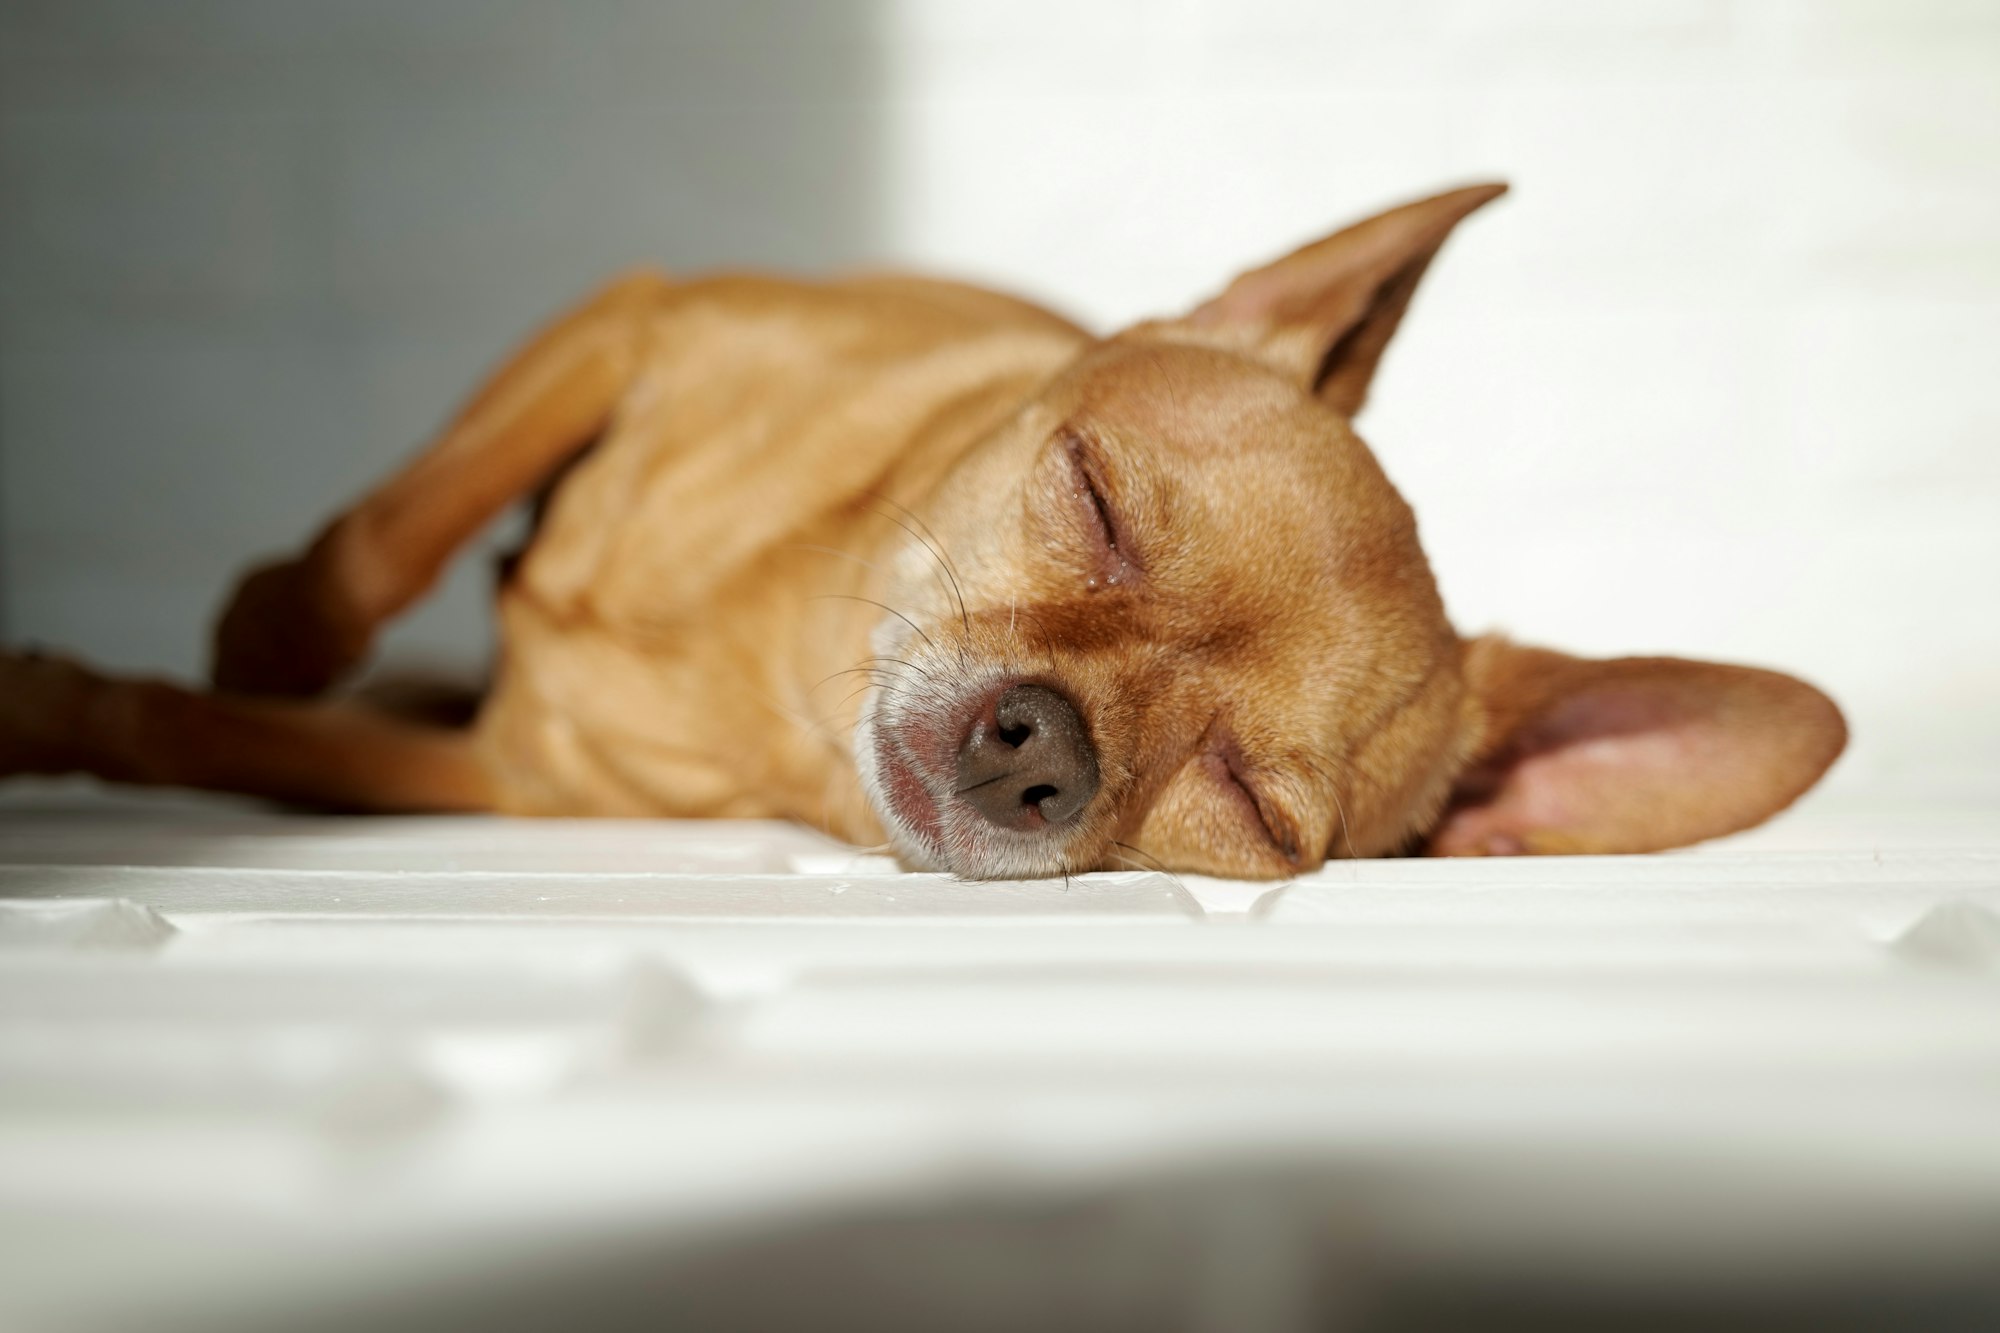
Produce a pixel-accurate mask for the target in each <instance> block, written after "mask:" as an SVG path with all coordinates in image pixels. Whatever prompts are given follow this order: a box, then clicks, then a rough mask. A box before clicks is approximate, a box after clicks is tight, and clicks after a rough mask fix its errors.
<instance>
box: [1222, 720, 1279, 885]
mask: <svg viewBox="0 0 2000 1333" xmlns="http://www.w3.org/2000/svg"><path fill="white" fill-rule="evenodd" d="M1215 759H1216V764H1217V766H1218V767H1219V768H1221V770H1222V773H1223V776H1224V777H1225V778H1226V779H1227V780H1228V781H1229V782H1230V783H1232V784H1234V785H1235V787H1236V789H1237V790H1238V791H1239V792H1241V793H1242V794H1243V798H1244V800H1246V801H1247V802H1248V803H1249V806H1250V809H1251V811H1252V812H1253V813H1254V814H1255V815H1256V817H1257V824H1258V826H1259V827H1260V828H1261V829H1262V830H1263V833H1264V836H1265V838H1267V839H1269V841H1270V843H1271V846H1272V847H1274V848H1276V849H1277V851H1278V854H1279V855H1280V856H1283V857H1284V858H1285V860H1287V861H1289V862H1291V863H1292V864H1294V865H1296V864H1298V861H1299V837H1298V831H1297V830H1298V826H1297V825H1296V824H1294V823H1293V822H1292V821H1291V820H1289V819H1287V818H1286V817H1285V815H1284V812H1283V811H1281V810H1279V809H1278V808H1277V807H1276V806H1274V805H1272V804H1271V802H1270V801H1269V800H1267V799H1266V798H1265V797H1264V796H1263V794H1262V793H1261V792H1260V791H1259V790H1258V786H1257V784H1256V783H1255V782H1253V781H1252V780H1251V777H1250V773H1251V772H1252V770H1251V768H1250V766H1249V765H1247V764H1245V763H1244V761H1243V756H1242V753H1241V751H1239V750H1238V749H1237V748H1236V747H1235V746H1234V745H1233V744H1225V745H1223V746H1222V747H1221V748H1219V749H1218V750H1217V751H1216V752H1215Z"/></svg>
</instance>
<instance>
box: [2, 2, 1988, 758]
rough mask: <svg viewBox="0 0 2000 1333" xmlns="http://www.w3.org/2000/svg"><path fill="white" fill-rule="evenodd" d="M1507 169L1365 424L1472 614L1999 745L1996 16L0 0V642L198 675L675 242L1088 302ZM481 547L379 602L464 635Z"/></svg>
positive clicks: (440, 652)
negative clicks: (368, 501)
mask: <svg viewBox="0 0 2000 1333" xmlns="http://www.w3.org/2000/svg"><path fill="white" fill-rule="evenodd" d="M1490 177H1502V178H1506V179H1508V180H1510V181H1512V182H1513V183H1514V185H1515V190H1516V193H1515V194H1514V195H1513V196H1512V197H1511V198H1509V199H1508V200H1506V201H1504V202H1503V203H1502V204H1500V205H1498V206H1496V207H1494V208H1493V209H1492V210H1491V211H1490V212H1489V213H1486V214H1483V215H1481V216H1479V217H1477V218H1475V219H1474V220H1473V221H1471V222H1470V223H1469V224H1468V225H1467V226H1466V227H1465V228H1464V229H1463V231H1462V232H1461V233H1460V235H1459V237H1458V238H1457V239H1456V240H1454V242H1453V243H1452V244H1451V246H1450V247H1449V248H1448V249H1447V250H1446V252H1445V256H1444V258H1443V259H1442V260H1441V262H1440V263H1439V264H1438V265H1436V266H1435V267H1434V268H1433V270H1432V274H1431V277H1430V278H1429V280H1428V283H1427V286H1426V289H1425V291H1424V292H1423V294H1422V295H1421V296H1420V297H1419V299H1418V305H1417V308H1416V310H1415V311H1414V313H1413V315H1412V317H1411V319H1410V320H1409V321H1408V322H1407V323H1406V325H1405V328H1404V332H1403V334H1402V336H1401V339H1400V341H1399V344H1398V346H1397V348H1396V349H1395V351H1394V352H1392V354H1391V356H1390V359H1389V361H1388V364H1387V367H1386V370H1385V372H1384V374H1383V377H1382V379H1381V380H1380V381H1379V382H1378V385H1377V391H1376V395H1375V398H1374V401H1373V403H1372V404H1371V406H1370V408H1369V410H1368V412H1367V413H1366V415H1365V416H1364V418H1363V419H1362V423H1361V424H1362V428H1363V433H1364V434H1365V435H1366V436H1367V437H1368V438H1369V439H1370V440H1371V441H1372V442H1373V443H1374V445H1375V446H1376V449H1377V452H1378V453H1379V454H1380V455H1381V456H1382V458H1383V461H1384V463H1385V465H1386V466H1387V467H1388V469H1389V471H1390V473H1391V475H1392V476H1394V477H1395V478H1396V480H1397V481H1398V482H1399V484H1401V486H1402V487H1403V488H1404V490H1405V491H1406V493H1407V494H1408V495H1409V496H1410V498H1411V500H1412V501H1413V503H1414V504H1415V505H1416V508H1417V511H1418V513H1419V515H1420V517H1421V519H1422V521H1423V525H1424V531H1425V535H1426V541H1427V544H1428V546H1429V549H1430V551H1431V554H1432V557H1433V560H1434V563H1435V564H1436V566H1437V568H1438V571H1439V575H1440V578H1441V580H1442V583H1443V586H1444V590H1445V595H1446V597H1447V600H1448V602H1449V604H1450V606H1451V608H1452V610H1453V612H1454V614H1455V616H1456V617H1457V618H1458V620H1459V622H1460V624H1461V626H1462V627H1464V628H1467V629H1479V628H1487V627H1495V626H1497V627H1502V628H1506V629H1508V630H1511V631H1513V632H1514V633H1516V634H1517V635H1518V636H1520V637H1523V638H1527V639H1531V640H1536V641H1542V642H1547V643H1550V644H1553V645H1557V646H1562V647H1567V648H1572V649H1578V650H1584V651H1589V652H1595V653H1622V652H1674V653H1680V654H1685V655H1701V656H1715V657H1724V658H1732V659H1739V660H1746V661H1753V662H1760V663H1768V664H1773V665H1778V666H1782V667H1785V668H1788V669H1792V670H1795V671H1798V672H1800V673H1801V674H1804V675H1807V676H1808V677H1810V678H1812V679H1814V680H1816V681H1818V682H1819V683H1821V684H1822V685H1824V686H1826V687H1827V688H1828V689H1830V690H1831V691H1832V692H1833V693H1834V694H1835V695H1836V697H1838V698H1839V699H1840V700H1841V701H1842V702H1843V703H1844V704H1845V705H1846V706H1847V708H1848V710H1849V714H1850V719H1851V721H1852V722H1853V723H1854V726H1855V733H1856V743H1855V747H1854V750H1853V751H1852V753H1851V755H1850V758H1849V759H1848V760H1847V761H1846V762H1845V763H1844V764H1843V766H1842V768H1841V770H1839V776H1838V778H1837V779H1836V781H1837V782H1838V783H1840V784H1843V785H1845V786H1847V787H1849V788H1851V789H1858V788H1860V787H1864V786H1866V787H1875V788H1888V787H1898V788H1902V789H1903V790H1905V791H1907V792H1909V793H1911V794H1913V795H1919V796H1920V795H1922V794H1923V793H1925V792H1927V791H1935V792H1940V793H1942V792H1946V791H1952V792H1954V793H1955V794H1958V795H1960V796H1962V795H1963V792H1964V788H1965V784H1966V783H1968V782H1979V783H1984V784H1989V785H1990V784H1991V782H1992V780H1993V774H1994V769H1995V765H1994V763H1993V760H1994V759H1995V757H1996V756H2000V704H1996V702H1995V695H1996V689H1995V687H1996V685H2000V616H1996V614H1995V599H1994V596H1993V593H1992V591H1991V586H1992V581H1993V578H1994V574H1995V571H2000V448H1996V444H2000V440H1996V436H2000V398H1996V397H1995V395H1994V392H1993V384H1994V371H1993V362H1994V356H1995V352H1996V350H2000V6H1995V5H1993V4H1991V3H1985V2H1983V0H1959V2H1957V3H1953V2H1952V0H1844V2H1843V0H1818V2H1814V3H1808V2H1807V0H1620V3H1616V4H1607V3H1600V2H1598V0H1533V2H1528V0H1505V2H1492V0H1484V2H1475V0H1408V2H1404V3H1394V4H1390V3H1378V4H1371V5H1357V4H1341V3H1328V2H1327V0H1235V2H1233V3H1226V4H1225V3H1166V2H1163V0H1152V2H1151V3H1140V2H1138V0H1116V2H1112V3H1104V2H1098V3H1089V4H1083V3H1076V2H1075V0H1070V2H1068V3H1054V2H1053V0H1016V2H1015V3H1010V4H1006V5H997V4H991V3H984V2H982V0H928V2H926V0H896V2H891V0H883V2H882V3H878V4H845V5H843V4H832V3H824V4H820V3H811V2H810V0H759V2H753V3H743V4H730V5H722V4H717V5H714V6H708V7H699V6H692V5H688V6H683V5H673V4H666V5H646V4H641V3H637V2H636V0H630V2H627V3H572V4H562V5H556V4H525V3H517V4H490V3H474V2H473V0H443V2H435V0H434V2H432V3H425V4H422V5H408V4H400V3H392V2H391V0H355V2H353V3H340V4H333V3H327V4H317V5H315V4H309V3H305V0H288V2H283V3H273V2H271V0H212V2H211V3H205V4H201V5H198V6H189V5H177V6H171V7H163V6H157V5H153V4H150V3H146V2H145V0H122V2H120V3H106V2H105V0H78V2H72V3H39V4H38V3H28V2H26V0H0V496H4V510H3V511H0V562H4V566H3V568H4V584H0V594H3V595H4V597H3V599H0V634H4V636H5V637H6V638H7V639H9V640H12V641H20V640H41V641H46V642H50V643H54V644H59V645H62V646H64V647H67V648H71V649H75V650H78V651H81V652H83V653H85V654H87V655H89V656H91V657H93V658H96V659H98V660H99V661H101V662H104V663H106V664H109V665H114V666H119V667H128V668H129V667H149V668H162V669H168V670H172V671H175V672H180V673H187V672H192V671H194V670H195V669H196V668H197V667H198V665H199V664H200V661H201V657H202V643H203V641H204V638H205V634H206V623H207V619H208V616H209V615H210V613H211V611H212V609H213V607H214V604H215V600H216V598H217V596H218V595H219V593H220V591H221V589H222V588H223V586H224V585H225V584H226V582H227V581H228V579H229V578H230V576H231V574H232V573H233V572H234V571H235V570H236V569H237V568H238V567H239V566H240V565H241V564H242V563H243V562H244V561H245V560H246V559H247V558H248V557H250V556H253V555H256V554H259V553H263V552H268V551H271V550H275V549H278V548H283V547H287V546H291V545H293V544H295V543H297V542H298V541H299V540H300V539H302V538H303V537H304V536H305V535H306V534H307V532H308V531H309V530H310V529H311V527H312V526H313V525H314V524H315V523H316V522H317V521H318V520H319V519H320V518H321V517H322V516H323V515H324V514H326V513H327V512H328V511H330V509H331V508H332V507H333V506H334V505H335V504H336V503H337V502H339V501H340V500H342V499H344V498H345V497H347V496H348V495H350V494H352V493H353V492H355V491H357V490H358V489H360V488H361V487H363V486H364V485H366V484H367V483H368V482H369V481H370V480H371V479H372V478H373V477H374V476H376V475H377V474H379V473H380V472H382V471H383V470H384V469H385V468H387V467H389V466H390V465H392V464H393V463H394V462H395V461H396V460H397V459H398V458H400V457H401V456H402V455H403V454H404V453H405V452H407V451H408V450H409V449H411V448H412V447H414V446H415V444H416V443H417V442H419V441H420V440H421V439H422V438H423V436H424V435H425V433H426V432H427V431H428V430H430V429H431V428H432V427H433V426H434V425H435V424H437V422H438V421H439V420H440V418H441V417H442V416H443V415H444V413H445V412H446V411H447V410H448V409H449V408H450V407H451V405H452V404H453V402H454V401H455V400H456V398H457V397H458V396H459V395H460V394H462V393H463V392H465V391H466V389H467V388H468V387H469V386H470V385H471V384H472V383H473V381H474V380H475V378H476V377H477V376H478V375H479V374H480V372H481V370H482V368H483V367H484V366H486V365H487V364H488V363H490V362H491V361H492V360H493V359H494V358H495V357H497V356H498V355H500V354H501V353H502V352H503V351H504V350H505V349H506V348H507V347H508V346H509V345H510V344H512V343H513V342H514V341H515V340H516V339H518V338H519V337H520V336H521V335H522V333H523V332H524V331H525V330H526V329H528V328H529V327H531V326H532V324H533V323H534V322H535V321H536V320H537V319H539V318H540V317H542V316H543V315H544V314H545V313H547V312H548V311H550V310H552V309H553V308H555V307H557V306H559V305H560V304H562V303H563V302H564V301H566V300H567V299H569V298H571V297H572V296H574V295H575V294H577V293H579V292H581V291H582V290H584V289H585V287H586V286H587V285H588V284H590V283H591V282H593V281H594V280H595V279H596V278H597V277H599V276H600V275H601V274H603V273H605V272H607V271H609V270H611V269H613V268H616V267H619V266H622V265H624V264H626V263H629V262H632V261H636V260H641V259H648V258H650V259H656V260H659V261H662V262H664V263H666V264H668V265H670V266H674V267H680V268H691V267H698V266H705V265H714V264H729V265H752V266H778V267H788V268H801V267H803V268H825V267H837V266H845V265H859V264H881V263H897V264H910V265H916V266H921V267H925V268H932V269H940V270H946V271H950V272H953V273H957V274H963V275H970V276H974V277H978V278H983V279H986V280H989V281H992V282H995V283H998V284H1001V285H1004V286H1008V287H1011V288H1015V289H1018V290H1021V291H1024V292H1027V293H1030V294H1033V295H1036V296H1040V297H1044V298H1047V299H1049V300H1051V301H1052V302H1054V303H1056V304H1058V305H1059V306H1061V307H1063V308H1065V309H1067V310H1069V311H1071V312H1072V313H1075V314H1077V315H1080V316H1082V317H1084V318H1085V319H1087V320H1090V321H1094V322H1096V323H1097V324H1100V325H1102V326H1104V327H1106V328H1110V327H1113V326H1115V325H1117V324H1119V323H1121V322H1124V321H1126V320H1130V319H1132V318H1135V317H1138V316H1140V315H1143V314H1148V313H1158V312H1162V311H1167V310H1172V309H1175V308H1179V307H1181V306H1184V305H1186V304H1188V303H1189V302H1191V301H1193V300H1195V299H1197V298H1198V297H1200V296H1202V295H1204V294H1206V293H1207V292H1209V291H1212V290H1213V289H1215V288H1216V287H1217V286H1218V285H1219V284H1220V283H1221V282H1222V281H1224V280H1225V279H1226V277H1227V276H1228V275H1229V274H1230V273H1231V272H1232V271H1233V270H1235V269H1237V268H1240V267H1244V266H1246V265H1248V264H1250V263H1252V262H1258V261H1261V260H1262V259H1264V258H1266V257H1268V256H1270V255H1272V254H1274V253H1276V252H1278V251H1281V250H1283V249H1286V248H1289V247H1290V246H1292V245H1294V244H1297V243H1298V242H1300V241H1302V240H1305V239H1307V238H1309V237H1310V236H1312V235H1314V234H1316V233H1319V232H1322V231H1325V230H1327V229H1329V228H1330V227H1331V226H1333V225H1335V224H1339V223H1344V222H1346V221H1348V220H1350V219H1352V218H1354V217H1356V216H1359V215H1361V214H1363V213H1365V212H1368V211H1371V210H1373V209H1376V208H1378V207H1381V206H1384V205H1387V204H1390V203H1393V202H1397V201H1400V200H1402V199H1404V198H1407V197H1410V196H1413V195H1417V194H1422V193H1427V192H1430V191H1431V190H1433V189H1434V188H1437V187H1441V186H1444V185H1447V184H1451V183H1457V182H1463V181H1466V180H1471V179H1484V178H1490ZM487 582H488V572H487V569H486V568H485V566H484V563H483V562H480V561H473V562H469V563H468V565H467V567H466V568H465V569H463V570H462V571H461V572H460V574H459V575H458V576H457V577H456V578H455V579H454V581H453V583H452V584H451V586H450V587H449V588H448V589H447V590H446V592H445V594H444V595H443V597H442V598H441V599H440V601H439V602H438V603H437V604H436V605H434V606H432V607H431V608H429V609H427V610H426V612H425V613H424V614H423V615H422V616H420V617H419V618H418V619H417V620H416V621H415V622H413V623H412V624H411V625H410V626H408V627H406V628H405V629H403V630H402V631H400V632H399V634H398V636H397V638H396V640H395V644H396V645H397V646H398V647H399V648H400V649H401V650H402V651H404V652H405V653H410V654H416V655H420V656H425V657H428V658H432V659H436V658H439V657H444V658H447V659H453V660H470V659H473V658H475V657H476V656H477V654H478V652H479V651H480V645H481V643H482V642H483V636H484V633H485V631H484V620H483V603H484V598H485V592H486V585H487Z"/></svg>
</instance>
